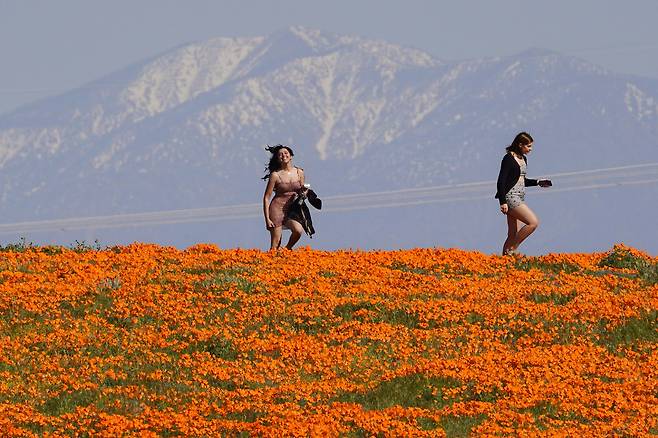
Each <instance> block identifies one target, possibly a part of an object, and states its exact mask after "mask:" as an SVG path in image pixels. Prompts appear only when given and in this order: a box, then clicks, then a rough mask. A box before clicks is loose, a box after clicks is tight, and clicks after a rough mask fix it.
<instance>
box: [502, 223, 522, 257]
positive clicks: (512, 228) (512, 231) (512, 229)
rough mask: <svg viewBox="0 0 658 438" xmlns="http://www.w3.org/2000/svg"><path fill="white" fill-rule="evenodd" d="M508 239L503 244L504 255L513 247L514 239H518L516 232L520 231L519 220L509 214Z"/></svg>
mask: <svg viewBox="0 0 658 438" xmlns="http://www.w3.org/2000/svg"><path fill="white" fill-rule="evenodd" d="M506 216H507V239H506V240H505V243H504V244H503V255H506V254H507V251H509V250H510V249H512V245H514V241H515V240H516V233H517V232H518V231H519V221H517V220H516V218H515V217H512V215H510V214H507V215H506Z"/></svg>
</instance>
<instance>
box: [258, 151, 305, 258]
mask: <svg viewBox="0 0 658 438" xmlns="http://www.w3.org/2000/svg"><path fill="white" fill-rule="evenodd" d="M267 150H268V151H269V152H270V153H271V154H272V156H271V157H270V162H269V164H268V166H267V169H266V170H265V171H266V172H267V174H266V175H265V176H264V177H263V179H264V180H267V186H266V187H265V194H264V195H263V214H264V215H265V227H266V228H267V229H268V230H269V231H270V250H275V249H279V248H280V247H281V234H282V231H283V229H284V228H286V229H288V230H290V231H291V232H292V234H291V235H290V239H289V240H288V243H287V245H286V248H287V249H292V248H293V247H294V246H295V244H296V243H297V241H298V240H299V238H300V237H301V235H302V233H303V232H304V229H303V227H302V225H301V224H300V223H299V222H298V221H296V220H293V219H290V218H289V217H288V212H289V210H290V206H291V204H292V202H293V200H294V198H295V195H297V194H301V193H302V192H303V191H305V188H304V170H303V169H300V168H299V167H295V166H294V165H293V164H292V157H293V156H294V155H295V154H294V153H293V151H292V149H291V148H290V147H288V146H284V145H276V146H271V147H267ZM272 193H274V197H273V198H272Z"/></svg>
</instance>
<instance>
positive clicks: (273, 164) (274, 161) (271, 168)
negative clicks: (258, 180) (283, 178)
mask: <svg viewBox="0 0 658 438" xmlns="http://www.w3.org/2000/svg"><path fill="white" fill-rule="evenodd" d="M281 149H287V150H288V152H290V156H291V157H294V156H295V154H294V153H293V151H292V149H290V146H286V145H283V144H277V145H274V146H270V145H267V147H266V148H265V150H266V151H268V152H269V153H271V154H272V156H271V157H270V162H269V163H268V164H267V167H266V168H265V176H264V177H263V178H262V179H264V180H267V179H268V178H269V177H270V175H272V172H276V171H277V170H279V169H281V163H279V157H278V156H277V154H278V153H279V151H280V150H281Z"/></svg>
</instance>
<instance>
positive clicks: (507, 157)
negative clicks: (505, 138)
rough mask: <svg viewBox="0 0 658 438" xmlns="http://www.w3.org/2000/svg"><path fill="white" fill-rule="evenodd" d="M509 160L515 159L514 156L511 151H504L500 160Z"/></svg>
mask: <svg viewBox="0 0 658 438" xmlns="http://www.w3.org/2000/svg"><path fill="white" fill-rule="evenodd" d="M510 160H512V161H515V160H514V157H513V156H512V153H511V152H506V153H505V155H503V159H502V160H501V161H502V162H503V163H504V162H505V161H510Z"/></svg>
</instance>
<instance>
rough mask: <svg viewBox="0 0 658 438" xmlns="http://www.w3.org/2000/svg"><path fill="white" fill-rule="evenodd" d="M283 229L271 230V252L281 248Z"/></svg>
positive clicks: (275, 228)
mask: <svg viewBox="0 0 658 438" xmlns="http://www.w3.org/2000/svg"><path fill="white" fill-rule="evenodd" d="M281 231H282V228H281V227H274V228H270V251H274V250H275V249H279V248H280V247H281Z"/></svg>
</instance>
